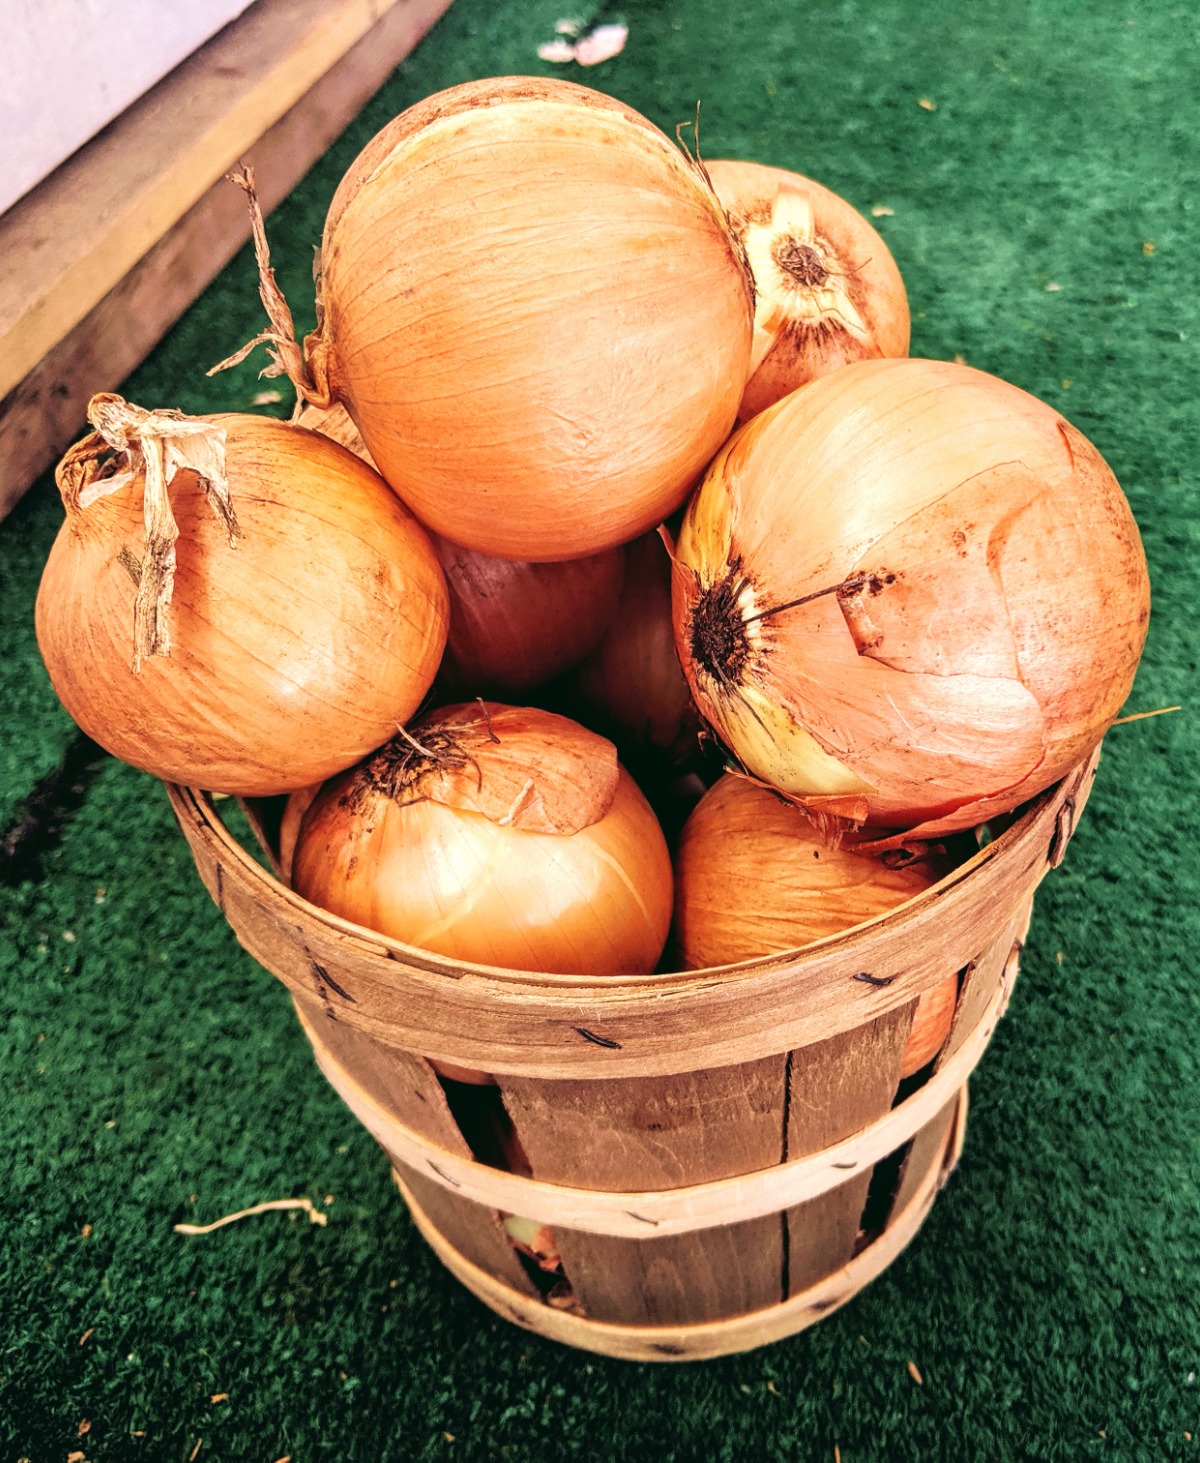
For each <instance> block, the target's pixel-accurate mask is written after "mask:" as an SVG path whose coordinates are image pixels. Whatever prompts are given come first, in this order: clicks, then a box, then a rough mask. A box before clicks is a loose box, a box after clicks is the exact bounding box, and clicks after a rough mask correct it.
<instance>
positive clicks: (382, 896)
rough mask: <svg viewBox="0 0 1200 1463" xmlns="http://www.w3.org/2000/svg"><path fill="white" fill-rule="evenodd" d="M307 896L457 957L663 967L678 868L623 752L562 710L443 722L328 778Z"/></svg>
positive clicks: (299, 852) (451, 717)
mask: <svg viewBox="0 0 1200 1463" xmlns="http://www.w3.org/2000/svg"><path fill="white" fill-rule="evenodd" d="M292 884H293V887H294V888H295V889H296V890H297V891H298V892H299V893H300V894H302V895H303V896H304V897H305V898H306V899H309V900H311V901H312V902H313V903H314V904H319V905H321V906H322V907H323V908H325V909H328V910H330V911H331V912H332V913H334V914H337V915H340V916H342V917H343V918H344V919H348V920H352V921H354V922H355V923H356V924H360V925H365V926H366V927H368V928H370V929H374V930H378V931H379V932H380V933H381V934H385V935H391V936H394V937H395V938H397V939H400V940H404V941H406V942H407V943H408V944H411V945H417V946H420V947H421V948H423V949H426V950H432V951H435V952H437V953H439V954H442V955H447V956H450V957H451V958H453V959H457V960H464V961H472V962H478V963H481V964H485V965H500V966H506V967H510V968H514V969H522V970H538V971H550V972H560V973H566V974H598V975H606V974H618V973H622V972H629V973H638V972H646V971H650V970H652V969H653V968H654V966H655V964H656V962H657V960H658V957H659V955H660V953H661V951H662V946H663V944H664V942H665V940H666V936H667V930H668V927H669V925H670V919H671V893H672V879H671V862H670V857H669V855H668V853H667V848H666V843H665V841H664V839H663V836H662V832H661V831H660V829H659V827H658V824H657V822H656V821H655V818H654V814H653V813H652V812H651V811H650V808H649V805H648V804H647V803H646V800H645V798H643V797H642V795H641V793H640V792H639V791H638V789H637V787H636V785H635V784H634V782H633V780H632V779H631V778H630V776H629V775H628V773H626V772H625V771H624V770H623V769H621V768H620V767H619V766H618V763H617V756H616V750H615V748H614V747H613V745H612V743H611V742H608V741H606V740H605V739H604V738H603V737H598V736H596V735H595V734H594V733H592V732H588V731H585V730H584V729H583V728H582V727H580V726H577V725H576V724H575V723H574V722H571V721H568V720H567V719H566V718H565V717H561V716H555V715H552V714H551V713H549V712H545V711H537V710H527V709H523V708H515V707H506V706H498V705H495V704H484V703H476V704H474V705H465V706H457V707H450V708H447V709H444V710H441V711H437V712H434V713H433V714H432V715H431V716H429V717H427V718H426V719H424V720H423V721H421V722H419V723H417V724H416V725H415V726H413V727H412V729H411V736H410V737H406V736H399V737H397V738H396V739H395V740H394V741H392V742H391V743H389V744H388V745H387V746H386V747H383V748H381V749H380V751H379V752H377V753H376V754H375V755H374V756H373V757H370V758H368V759H367V760H366V761H365V762H364V763H363V764H362V765H361V766H360V767H358V768H355V769H354V770H353V771H351V772H349V773H346V774H345V775H344V776H342V777H339V778H335V779H334V780H333V781H331V782H330V783H328V784H327V785H326V787H325V788H324V790H323V791H322V792H321V794H320V795H319V796H318V797H317V799H316V801H315V802H314V803H313V805H312V806H311V808H309V810H308V812H307V813H306V815H305V817H304V820H303V823H302V824H301V828H300V837H299V840H298V842H297V844H296V851H295V857H294V861H293V865H292Z"/></svg>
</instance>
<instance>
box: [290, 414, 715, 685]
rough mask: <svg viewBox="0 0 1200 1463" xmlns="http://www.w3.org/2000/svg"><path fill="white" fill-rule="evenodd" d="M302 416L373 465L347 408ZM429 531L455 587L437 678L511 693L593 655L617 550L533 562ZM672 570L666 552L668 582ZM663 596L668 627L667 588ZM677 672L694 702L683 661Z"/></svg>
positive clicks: (613, 583) (620, 567)
mask: <svg viewBox="0 0 1200 1463" xmlns="http://www.w3.org/2000/svg"><path fill="white" fill-rule="evenodd" d="M298 420H299V421H300V423H301V425H302V426H306V427H311V428H312V429H313V431H316V432H323V433H324V434H325V435H326V436H327V437H332V438H333V440H334V441H335V442H340V443H341V444H342V445H343V446H344V447H349V448H350V450H351V451H352V452H357V453H358V455H359V456H360V457H361V458H362V459H363V461H364V462H367V463H369V464H370V465H371V466H372V467H374V466H375V462H374V459H373V458H372V457H371V454H370V453H369V452H368V451H367V444H366V443H365V442H364V441H363V439H362V435H361V434H360V432H359V430H358V428H357V427H356V426H355V425H354V423H353V421H352V420H351V419H350V416H349V415H348V413H347V411H346V409H345V407H343V406H340V405H338V404H336V403H335V404H334V405H333V406H331V407H318V406H312V405H309V406H306V407H304V409H303V410H302V411H301V412H300V416H299V419H298ZM431 537H432V540H433V547H434V551H435V552H436V554H437V556H438V561H439V562H440V564H441V566H442V568H443V570H444V571H445V574H446V587H447V589H448V590H449V591H450V632H449V635H448V637H447V640H446V654H445V657H444V658H443V660H442V669H441V677H440V680H439V684H440V685H444V686H446V687H448V688H450V689H452V690H453V689H457V690H459V691H464V692H470V693H472V694H480V693H504V694H507V695H515V694H516V693H517V692H523V691H530V690H533V689H534V688H535V687H537V686H542V685H545V684H546V682H547V681H551V680H553V679H554V677H555V676H558V675H561V674H562V672H564V671H566V670H569V669H570V667H571V666H573V665H575V664H576V662H578V661H580V660H582V659H583V657H584V656H585V655H587V653H588V652H589V651H590V650H591V649H592V647H593V646H594V645H595V644H596V642H597V640H599V638H600V636H601V635H603V634H604V631H605V629H606V627H607V625H608V623H609V621H610V620H611V619H612V617H613V613H614V611H615V610H616V607H617V599H618V596H619V595H620V593H621V582H622V578H623V575H624V555H623V553H622V551H621V550H620V549H604V550H603V551H602V552H601V553H599V554H589V555H587V556H586V557H585V558H582V559H568V560H566V561H565V562H559V563H545V564H531V563H529V562H528V561H527V560H520V559H497V558H494V557H492V555H490V554H480V553H477V552H476V551H475V550H474V549H464V548H463V547H462V546H461V545H460V544H454V543H451V542H450V540H449V539H447V538H442V536H441V535H440V534H433V535H431ZM659 552H660V554H661V548H660V551H659ZM666 568H667V561H666V558H665V556H664V557H663V583H664V586H665V585H666V584H667V579H666ZM664 592H665V595H666V599H667V603H668V610H667V621H668V633H669V620H670V611H669V601H670V590H669V588H667V589H665V591H664ZM671 658H672V660H674V659H675V651H674V642H672V648H671ZM676 668H677V675H678V678H679V683H680V685H681V687H682V689H683V694H684V696H685V697H687V699H688V702H689V704H690V702H691V697H690V696H689V695H688V691H687V687H686V686H684V685H683V676H682V672H679V671H678V663H676Z"/></svg>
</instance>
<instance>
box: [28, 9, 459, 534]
mask: <svg viewBox="0 0 1200 1463" xmlns="http://www.w3.org/2000/svg"><path fill="white" fill-rule="evenodd" d="M449 3H450V0H371V3H366V4H364V3H362V0H355V3H354V4H353V5H352V6H349V7H348V6H346V5H344V4H342V5H335V6H326V5H323V3H322V4H318V3H315V0H259V3H258V4H256V5H255V7H254V10H253V11H252V12H251V13H249V14H247V15H246V16H244V17H242V19H240V20H239V21H237V22H235V23H234V24H233V25H232V26H230V27H228V28H227V30H226V31H225V32H222V34H221V35H220V36H218V37H216V38H215V39H214V40H213V41H212V42H210V43H209V45H208V46H206V47H204V48H202V50H201V51H200V52H198V53H197V55H196V56H195V57H193V58H192V59H191V60H190V61H188V62H186V63H185V65H184V66H183V67H181V68H179V70H178V71H177V72H174V73H172V75H171V76H170V77H168V78H167V79H166V80H165V81H164V82H163V83H161V85H160V87H158V88H156V89H155V92H154V93H152V94H151V96H150V97H148V98H146V99H144V101H143V102H142V103H139V104H138V106H137V107H135V108H134V109H131V113H137V114H138V115H137V116H136V117H135V116H132V115H131V114H127V117H126V118H122V119H120V120H119V121H118V122H116V123H114V124H113V126H112V127H110V128H109V129H107V130H106V132H105V133H104V134H102V136H101V137H100V138H98V139H96V141H95V142H94V143H92V144H89V146H88V147H86V148H84V149H82V151H81V152H80V153H79V154H78V155H77V156H76V157H75V158H72V159H71V160H70V161H69V162H68V163H67V164H64V166H63V168H60V169H59V170H58V172H56V173H55V174H54V175H53V176H52V177H51V178H49V179H47V180H46V183H44V184H43V185H41V186H40V187H39V188H37V189H35V190H34V192H33V193H31V194H30V195H29V197H28V198H27V199H25V200H22V202H21V203H19V204H17V205H16V207H15V208H13V209H11V210H10V211H9V213H8V214H6V215H4V217H3V218H0V245H2V247H3V249H4V254H5V257H6V258H7V259H8V260H9V261H10V263H14V262H15V266H16V267H14V268H13V269H11V270H10V271H9V272H8V273H6V274H5V275H4V276H3V280H2V282H0V340H2V341H3V342H4V345H5V350H4V352H3V354H2V355H0V397H2V398H3V399H2V400H0V518H2V517H3V516H4V515H5V513H7V512H8V511H9V510H10V509H11V508H12V506H13V505H14V504H15V503H16V501H17V500H18V498H19V497H20V496H21V494H22V493H23V492H24V491H25V489H26V488H27V487H29V485H30V484H31V483H32V482H33V481H34V479H35V478H36V477H37V476H38V475H39V474H40V473H41V472H43V471H44V470H45V469H46V468H47V467H48V466H49V465H50V464H51V463H52V462H53V461H55V459H56V458H57V457H58V456H59V455H60V454H61V453H62V451H63V450H64V448H65V447H67V445H68V444H69V443H70V442H71V441H72V440H73V439H74V438H75V437H76V436H77V435H78V434H79V432H80V430H81V429H82V428H83V426H84V425H85V417H84V411H85V408H86V406H87V402H88V399H89V397H91V396H92V395H93V394H94V393H95V392H97V391H107V390H112V389H114V388H115V387H117V386H118V385H119V384H120V383H121V381H122V380H124V378H125V377H126V376H127V375H128V374H129V372H130V371H132V370H133V369H134V367H135V366H137V365H138V364H139V363H140V362H141V361H142V360H143V359H144V358H145V356H146V355H147V354H148V353H149V351H150V350H151V349H152V347H153V346H154V345H155V344H156V343H157V341H158V340H159V339H160V338H161V337H162V336H163V334H164V333H165V332H166V331H167V329H168V328H169V327H170V326H171V325H172V324H173V323H174V321H175V320H176V319H178V317H179V316H180V315H181V314H182V313H183V311H184V310H185V309H186V308H187V306H188V305H189V304H190V303H191V302H192V301H193V300H194V299H195V298H196V297H197V296H198V295H199V294H200V292H201V291H202V290H203V289H204V287H205V286H206V285H207V284H208V283H209V282H210V281H211V280H212V278H213V277H214V276H215V275H216V274H217V272H218V271H219V270H220V269H222V268H223V267H224V265H225V264H227V263H228V261H229V260H230V259H231V258H232V257H233V255H234V254H235V253H236V251H237V250H238V249H239V248H240V247H241V245H242V244H243V243H244V242H245V241H246V239H247V238H248V237H249V232H250V230H249V217H248V214H247V211H246V201H245V198H244V197H243V195H242V193H241V192H240V191H239V190H238V189H236V188H234V187H232V185H230V184H228V183H226V182H225V181H224V178H223V173H224V172H225V170H226V169H227V168H228V167H229V166H230V165H231V164H232V163H233V162H236V161H238V160H240V159H243V158H244V159H245V160H246V161H247V162H249V163H250V164H251V165H252V166H254V167H255V169H256V178H257V182H258V187H259V196H260V201H261V203H262V205H263V208H264V210H266V211H267V212H269V211H270V210H271V209H272V208H274V207H275V205H276V204H277V203H279V202H280V201H281V200H282V199H283V198H284V197H285V196H286V195H287V194H288V193H289V192H290V191H291V189H292V188H293V187H294V186H295V184H296V183H297V182H298V181H299V179H300V178H301V177H302V176H303V175H304V173H305V172H307V170H308V169H309V167H311V165H312V164H313V162H314V161H315V160H316V159H317V158H318V157H320V156H321V154H322V153H323V152H324V151H325V150H326V149H327V148H328V147H329V145H330V143H332V142H333V141H334V139H335V138H336V137H337V136H338V135H339V134H340V133H341V132H342V130H343V129H344V128H345V126H346V125H347V123H348V122H350V121H351V119H352V118H353V117H354V116H355V115H356V114H357V113H358V112H359V111H360V110H361V108H362V107H363V105H364V104H365V103H366V101H367V100H368V99H369V98H370V97H371V96H372V95H373V94H374V92H375V91H376V90H378V88H379V86H381V85H382V83H383V82H384V81H385V80H386V78H387V76H388V75H389V73H390V72H391V70H392V69H393V67H394V66H395V65H396V64H397V63H398V62H399V61H400V60H401V59H402V58H403V57H404V56H406V55H407V54H408V53H409V52H410V51H411V50H412V49H413V47H414V46H415V45H416V44H417V42H418V41H419V40H420V39H421V37H422V36H423V35H424V34H425V32H426V31H427V30H428V29H429V27H430V26H431V25H432V24H433V23H434V21H436V20H437V18H438V17H439V16H440V15H441V14H442V13H443V12H444V11H445V10H446V9H447V8H448V6H449ZM323 11H324V12H327V13H326V14H323V13H322V12H323ZM293 12H295V13H296V14H297V15H301V16H302V17H303V25H302V26H301V28H300V31H299V33H298V36H297V37H296V38H297V40H298V43H299V42H303V47H302V50H303V62H304V64H303V66H300V67H299V68H298V69H296V70H294V71H293V72H291V73H289V80H288V85H287V86H285V87H282V88H281V89H280V90H279V91H278V92H277V93H273V94H271V96H270V105H269V106H267V107H266V108H265V109H263V108H260V107H252V108H249V109H243V110H241V111H238V112H236V114H235V113H234V112H233V111H230V112H229V113H228V114H227V116H226V118H225V124H224V125H225V127H226V128H227V135H226V134H224V133H220V132H219V129H217V131H218V136H217V137H216V138H214V135H213V132H214V128H213V126H210V127H209V128H208V130H207V131H206V130H205V127H204V126H202V125H200V124H199V123H198V122H197V121H196V117H195V114H194V113H193V112H192V111H191V110H188V109H184V110H179V109H178V108H177V107H175V105H174V104H173V103H172V101H171V99H172V97H173V96H175V94H176V93H177V92H179V93H183V94H186V93H188V92H189V91H190V89H191V87H192V84H193V81H194V79H195V73H196V72H197V71H203V72H204V73H205V76H206V77H208V76H210V75H215V76H216V77H217V78H218V81H219V83H220V86H219V89H218V94H216V95H215V96H214V95H213V94H212V93H211V91H210V89H209V88H208V87H207V86H206V87H204V88H201V90H200V91H199V92H198V93H197V95H196V103H197V105H198V104H199V103H200V102H204V104H205V105H207V106H211V107H212V108H214V115H215V112H216V111H219V109H220V107H221V106H222V105H225V104H226V103H228V104H229V105H230V107H232V100H231V99H232V95H233V93H234V92H236V90H237V88H238V87H239V86H240V85H242V84H243V83H244V84H245V85H246V86H247V87H249V86H251V84H252V82H253V84H254V85H255V86H257V85H258V80H261V75H262V72H263V68H264V67H267V68H268V69H269V68H270V67H271V66H273V65H274V64H276V63H278V64H279V65H283V64H284V63H283V58H282V57H281V56H280V55H279V53H280V51H281V49H282V50H286V49H287V48H286V47H282V48H281V46H280V43H279V38H280V36H286V35H289V34H291V33H292V29H291V24H290V20H289V17H291V16H292V14H293ZM335 12H340V13H341V14H342V20H341V22H340V25H339V26H337V27H334V29H332V30H331V29H330V26H331V25H332V23H333V20H334V19H335V18H336V16H335ZM273 15H275V16H278V17H281V19H280V22H279V23H278V24H273V23H272V22H271V17H272V16H273ZM347 16H352V19H351V23H350V25H349V28H346V17H347ZM372 18H373V23H372V24H370V26H369V29H364V30H360V31H358V35H357V37H356V38H355V40H354V43H353V44H350V46H349V49H347V48H346V42H348V41H350V40H351V38H352V37H354V34H355V31H356V30H357V28H358V27H359V26H360V25H361V24H362V23H363V22H367V21H371V20H372ZM264 25H265V26H266V27H267V28H266V29H264ZM314 40H315V41H316V42H317V44H316V45H315V47H314V44H313V43H314ZM327 41H329V42H330V44H326V42H327ZM333 41H336V44H333V43H332V42H333ZM293 59H294V58H293ZM318 63H319V65H318ZM272 74H273V73H272ZM306 79H307V80H306ZM301 82H304V83H305V84H306V85H307V86H308V88H309V89H308V90H306V91H305V90H303V88H301V90H300V91H298V90H297V89H296V88H297V86H298V85H299V84H300V83H301ZM268 90H269V88H268ZM259 91H260V92H261V95H260V98H259V99H260V100H265V99H266V96H267V93H266V92H265V91H262V90H261V88H259ZM160 92H162V93H163V96H159V93H160ZM223 97H224V100H223V99H222V98H223ZM139 108H140V109H141V110H140V111H139ZM164 108H165V109H166V110H167V111H168V112H169V113H170V114H171V117H172V121H171V125H170V126H167V127H162V128H160V129H159V133H160V134H161V135H159V133H156V136H155V142H156V147H158V146H160V145H161V146H162V147H165V148H166V149H167V150H166V151H165V152H162V151H155V153H154V155H153V157H151V158H148V159H144V160H143V159H141V158H139V157H138V156H137V149H139V148H141V147H142V146H143V141H144V139H143V137H142V131H143V129H146V128H148V129H149V130H150V131H151V132H155V129H156V125H157V124H158V123H161V120H162V112H163V110H164ZM143 113H144V115H143ZM147 118H148V119H149V121H147V120H146V119H147ZM209 120H210V122H212V118H211V117H210V119H209ZM234 124H236V125H234ZM193 125H196V126H197V127H198V128H199V130H198V131H197V133H196V135H195V137H193V136H191V135H190V134H189V135H188V136H187V144H188V145H187V147H185V148H183V149H182V150H181V152H180V155H181V156H185V157H188V158H193V152H194V150H195V148H196V147H197V146H202V147H211V148H212V151H211V152H208V153H205V156H204V161H203V164H202V165H196V166H195V168H194V171H192V172H190V173H186V175H185V174H184V173H181V172H180V159H179V157H178V156H177V155H176V152H175V151H173V150H172V149H176V148H177V145H178V143H179V139H180V137H181V136H183V135H184V130H185V129H186V128H188V127H191V126H193ZM214 125H215V124H214ZM130 128H133V129H134V131H135V132H136V136H133V137H132V140H131V137H130V135H129V129H130ZM218 141H219V142H220V145H219V146H218V145H217V142H218ZM131 160H132V161H131ZM155 160H157V164H158V165H160V168H161V175H156V174H155V173H154V166H155ZM193 161H194V158H193ZM134 165H136V177H130V176H127V174H128V172H129V168H130V167H131V166H134ZM168 175H169V178H170V179H172V180H174V181H173V182H172V183H171V184H170V186H168V185H167V183H165V182H164V177H166V176H168ZM181 182H182V183H183V185H184V186H182V188H181V187H180V186H178V185H179V184H180V183H181ZM122 189H124V190H125V192H124V193H122ZM146 190H151V191H154V190H162V196H161V197H160V198H159V201H158V203H157V204H156V206H155V207H153V208H149V207H147V209H146V211H145V213H144V214H139V217H138V226H137V228H133V229H131V230H130V231H129V232H128V233H126V232H123V229H122V226H123V223H125V222H128V219H127V210H128V209H129V208H130V207H131V206H135V205H136V204H137V203H138V200H141V201H142V202H143V203H144V202H145V197H144V194H145V192H146ZM97 194H98V195H100V196H99V198H97ZM89 209H92V210H95V211H96V213H95V216H94V217H88V221H87V225H86V226H85V227H79V221H78V215H79V214H80V212H81V211H82V212H83V213H84V214H86V213H87V210H89ZM217 354H220V352H219V351H218V352H215V353H214V358H215V355H217ZM197 364H198V369H201V370H203V369H205V368H207V366H209V365H211V364H212V362H211V361H203V362H198V363H197Z"/></svg>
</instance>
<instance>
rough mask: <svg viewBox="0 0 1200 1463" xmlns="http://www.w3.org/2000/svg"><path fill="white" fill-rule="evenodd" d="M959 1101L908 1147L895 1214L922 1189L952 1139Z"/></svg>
mask: <svg viewBox="0 0 1200 1463" xmlns="http://www.w3.org/2000/svg"><path fill="white" fill-rule="evenodd" d="M958 1102H959V1099H958V1097H957V1096H955V1097H954V1098H953V1099H951V1101H950V1102H948V1103H947V1104H946V1106H945V1107H944V1108H943V1109H942V1110H941V1112H940V1113H938V1115H937V1117H935V1118H934V1119H933V1120H932V1121H931V1122H928V1123H926V1124H925V1126H924V1127H923V1128H922V1129H921V1130H920V1132H919V1133H917V1135H916V1137H915V1138H913V1140H912V1142H911V1143H910V1144H909V1146H908V1152H907V1154H906V1155H905V1157H904V1163H903V1164H902V1165H901V1168H900V1178H899V1181H898V1182H897V1185H896V1196H895V1198H894V1199H893V1200H892V1213H893V1214H899V1213H901V1212H902V1211H903V1209H904V1206H905V1205H906V1204H907V1203H908V1202H909V1200H910V1199H911V1198H912V1197H913V1195H914V1194H915V1193H916V1191H917V1189H919V1188H920V1187H921V1184H922V1183H923V1182H924V1180H925V1178H926V1177H927V1176H928V1173H929V1168H930V1165H931V1164H935V1163H937V1162H938V1156H939V1155H940V1154H941V1153H943V1152H944V1151H945V1148H946V1143H947V1141H948V1139H949V1137H950V1125H951V1124H952V1123H953V1122H954V1119H955V1117H956V1116H957V1113H958Z"/></svg>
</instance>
